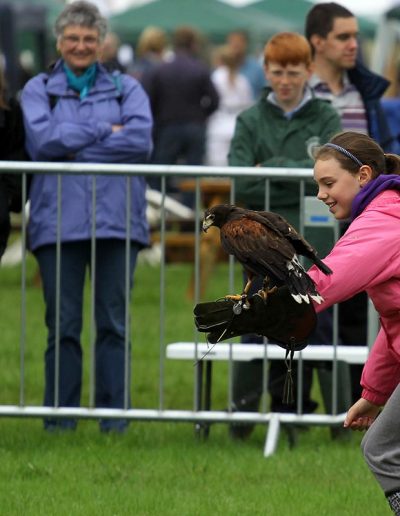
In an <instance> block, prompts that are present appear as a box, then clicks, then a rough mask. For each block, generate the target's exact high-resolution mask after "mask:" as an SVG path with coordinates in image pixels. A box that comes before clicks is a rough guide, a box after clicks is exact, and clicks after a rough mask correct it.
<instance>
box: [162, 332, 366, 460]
mask: <svg viewBox="0 0 400 516" xmlns="http://www.w3.org/2000/svg"><path fill="white" fill-rule="evenodd" d="M368 353H369V349H368V347H367V346H342V345H338V346H330V345H311V344H310V345H308V346H307V347H306V348H305V349H304V350H302V351H301V352H296V353H295V354H294V359H295V360H298V359H299V358H300V357H301V359H302V360H316V361H329V362H332V361H334V360H337V361H344V362H347V363H348V364H364V363H365V361H366V359H367V357H368ZM166 357H167V358H168V359H172V360H190V361H191V362H192V363H196V364H197V365H198V368H199V369H198V374H197V378H196V407H195V408H196V410H205V411H209V410H210V408H211V389H212V363H213V362H214V361H229V360H235V361H246V362H248V361H250V360H256V359H261V360H284V358H285V350H284V349H282V348H281V347H279V346H277V345H276V344H239V343H233V344H227V343H219V344H216V345H211V344H207V343H203V342H202V343H195V342H174V343H171V344H168V345H167V348H166ZM204 365H205V367H204ZM243 414H248V413H243ZM267 416H268V419H267V421H268V422H269V425H268V431H267V436H266V442H265V447H264V456H266V457H268V456H270V455H272V454H273V453H274V452H275V450H276V448H277V445H278V438H279V430H280V423H281V422H284V423H298V424H326V425H329V424H340V423H341V422H343V420H344V414H338V415H329V414H283V413H279V414H272V413H270V414H267ZM196 431H197V432H198V433H203V434H204V435H205V437H207V436H208V433H209V424H207V423H204V424H202V425H200V424H198V425H196Z"/></svg>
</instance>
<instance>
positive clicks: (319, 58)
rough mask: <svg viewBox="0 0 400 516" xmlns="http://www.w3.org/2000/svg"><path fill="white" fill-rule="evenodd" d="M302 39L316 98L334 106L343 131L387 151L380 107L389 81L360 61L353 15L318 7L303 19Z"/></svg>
mask: <svg viewBox="0 0 400 516" xmlns="http://www.w3.org/2000/svg"><path fill="white" fill-rule="evenodd" d="M305 34H306V37H307V39H308V41H309V42H310V44H311V48H312V52H313V60H314V74H313V76H312V77H311V80H310V85H311V87H312V89H313V90H314V92H315V94H316V95H317V96H319V97H322V98H326V99H328V100H330V101H331V102H332V105H333V107H335V108H336V109H337V110H338V112H339V114H340V115H341V118H342V127H343V130H345V131H358V132H361V133H365V134H369V135H370V136H371V137H373V138H374V139H375V140H377V141H378V143H379V144H380V145H381V146H382V147H383V148H384V149H385V151H386V152H390V150H391V146H392V144H393V139H392V135H391V134H390V130H389V127H388V124H387V121H386V118H385V115H384V112H383V109H382V106H381V104H380V99H381V97H382V95H383V94H384V92H385V91H386V89H387V87H388V86H389V81H387V80H386V79H385V78H383V77H381V76H379V75H377V74H374V73H372V72H371V71H370V70H368V69H367V68H366V67H365V66H364V65H363V64H362V63H360V62H359V61H358V59H357V57H358V56H359V52H358V50H359V44H358V23H357V19H356V17H355V16H354V14H352V13H351V11H349V10H348V9H346V8H345V7H343V6H341V5H339V4H337V3H335V2H328V3H320V4H316V5H315V6H314V7H313V8H312V9H311V10H310V11H309V13H308V15H307V19H306V25H305Z"/></svg>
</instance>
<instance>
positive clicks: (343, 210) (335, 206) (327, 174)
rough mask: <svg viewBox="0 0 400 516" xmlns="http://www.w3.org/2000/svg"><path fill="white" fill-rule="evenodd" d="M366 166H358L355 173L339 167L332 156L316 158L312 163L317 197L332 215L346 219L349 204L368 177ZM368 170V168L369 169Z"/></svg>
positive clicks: (349, 209) (349, 210)
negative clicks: (313, 163) (357, 170)
mask: <svg viewBox="0 0 400 516" xmlns="http://www.w3.org/2000/svg"><path fill="white" fill-rule="evenodd" d="M363 169H369V167H367V166H362V167H360V170H359V172H358V173H357V174H356V175H353V174H351V173H350V172H349V171H348V170H346V169H344V168H342V167H341V165H340V163H339V162H338V161H337V160H336V159H335V158H332V157H329V158H327V159H318V160H317V161H316V162H315V165H314V180H315V181H316V183H317V185H318V195H317V198H318V199H319V200H320V201H322V202H324V203H325V204H326V205H327V206H328V208H329V211H330V212H331V213H332V214H333V216H334V217H335V218H336V219H338V220H342V219H347V218H349V217H350V214H351V204H352V202H353V199H354V197H355V196H356V195H357V194H358V192H359V191H360V189H361V188H362V186H364V184H366V183H367V182H368V181H369V179H370V176H369V178H368V177H367V176H368V171H367V170H363ZM369 170H370V169H369Z"/></svg>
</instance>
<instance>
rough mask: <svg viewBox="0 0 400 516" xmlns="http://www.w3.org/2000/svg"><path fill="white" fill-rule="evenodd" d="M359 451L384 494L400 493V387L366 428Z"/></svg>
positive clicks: (399, 386)
mask: <svg viewBox="0 0 400 516" xmlns="http://www.w3.org/2000/svg"><path fill="white" fill-rule="evenodd" d="M361 448H362V451H363V454H364V458H365V460H366V462H367V464H368V466H369V468H370V470H371V471H372V473H373V474H374V475H375V478H376V480H377V481H378V482H379V484H380V486H381V488H382V489H383V491H384V492H385V494H390V493H394V492H397V491H400V384H399V385H398V386H397V387H396V389H395V391H394V392H393V394H392V395H391V397H390V398H389V400H388V402H387V403H386V405H385V407H384V409H383V410H382V412H381V413H380V414H379V416H378V417H377V419H376V420H375V421H374V422H373V424H372V425H371V427H370V428H369V429H368V431H367V433H366V434H365V436H364V438H363V440H362V442H361Z"/></svg>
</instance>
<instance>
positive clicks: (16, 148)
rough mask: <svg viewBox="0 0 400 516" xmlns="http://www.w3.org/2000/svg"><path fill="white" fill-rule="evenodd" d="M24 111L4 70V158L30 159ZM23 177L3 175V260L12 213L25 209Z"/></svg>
mask: <svg viewBox="0 0 400 516" xmlns="http://www.w3.org/2000/svg"><path fill="white" fill-rule="evenodd" d="M24 145H25V141H24V125H23V120H22V111H21V108H20V106H19V103H18V102H17V100H16V99H15V98H13V97H9V96H8V95H7V92H6V85H5V80H4V75H3V73H2V71H0V159H1V160H7V161H19V160H26V159H27V156H26V153H25V148H24ZM21 177H22V176H21V175H16V174H7V173H0V260H1V257H2V256H3V254H4V251H5V250H6V247H7V242H8V237H9V235H10V229H11V225H10V212H19V211H21V209H22V199H21V189H22V181H21Z"/></svg>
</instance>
